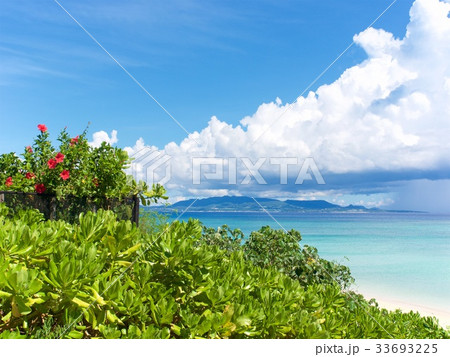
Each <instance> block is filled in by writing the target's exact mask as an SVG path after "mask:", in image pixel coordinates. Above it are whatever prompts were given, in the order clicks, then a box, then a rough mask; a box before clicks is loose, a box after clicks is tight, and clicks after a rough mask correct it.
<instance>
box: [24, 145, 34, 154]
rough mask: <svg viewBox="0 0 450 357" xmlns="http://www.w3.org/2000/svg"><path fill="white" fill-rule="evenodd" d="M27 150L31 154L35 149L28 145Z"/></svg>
mask: <svg viewBox="0 0 450 357" xmlns="http://www.w3.org/2000/svg"><path fill="white" fill-rule="evenodd" d="M25 150H26V151H28V152H29V153H30V154H31V153H32V152H33V149H32V148H31V146H27V147H26V148H25Z"/></svg>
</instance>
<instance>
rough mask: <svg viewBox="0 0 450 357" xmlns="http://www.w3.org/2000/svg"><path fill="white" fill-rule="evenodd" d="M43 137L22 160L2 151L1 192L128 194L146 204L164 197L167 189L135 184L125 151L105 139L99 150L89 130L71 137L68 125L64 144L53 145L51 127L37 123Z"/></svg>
mask: <svg viewBox="0 0 450 357" xmlns="http://www.w3.org/2000/svg"><path fill="white" fill-rule="evenodd" d="M38 129H39V131H40V133H39V135H38V136H37V138H36V139H35V141H34V144H33V145H29V146H26V147H25V150H24V152H23V154H22V157H23V158H19V157H18V156H17V155H16V154H15V153H9V154H3V155H0V191H2V190H3V191H18V192H25V193H29V192H36V193H38V194H44V193H45V194H52V195H56V196H57V197H58V198H64V197H66V196H76V197H106V198H123V197H126V196H130V195H140V197H141V202H142V203H143V204H147V203H149V202H150V201H156V200H157V199H158V198H165V197H164V193H165V190H164V188H163V187H162V186H160V185H154V186H153V188H152V190H151V191H148V187H147V185H146V183H145V182H142V181H141V182H139V183H136V181H135V180H134V179H133V177H131V176H129V175H126V174H125V172H124V169H126V168H127V167H128V165H129V164H130V161H131V160H130V158H129V157H128V154H127V152H126V151H124V150H122V149H119V148H115V147H112V146H111V145H110V144H107V143H106V142H103V143H102V144H101V145H100V147H98V148H94V147H91V146H90V145H89V144H88V141H87V139H86V130H85V131H84V132H83V133H82V134H81V135H78V136H76V137H71V136H70V135H69V133H68V132H67V130H66V129H64V130H63V131H62V132H61V133H60V135H59V137H58V141H59V142H60V145H59V148H58V149H56V148H54V147H53V146H52V143H51V142H50V140H49V133H48V130H47V127H46V126H45V125H43V124H39V125H38Z"/></svg>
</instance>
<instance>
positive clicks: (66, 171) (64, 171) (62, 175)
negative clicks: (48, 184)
mask: <svg viewBox="0 0 450 357" xmlns="http://www.w3.org/2000/svg"><path fill="white" fill-rule="evenodd" d="M59 176H60V177H61V178H62V179H63V180H64V181H66V180H67V179H69V177H70V172H69V171H68V170H63V172H61V173H60V174H59Z"/></svg>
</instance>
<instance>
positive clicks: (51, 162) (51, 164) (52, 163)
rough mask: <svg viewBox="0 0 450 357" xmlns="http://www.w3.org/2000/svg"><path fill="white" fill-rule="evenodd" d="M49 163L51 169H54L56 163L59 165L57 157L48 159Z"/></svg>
mask: <svg viewBox="0 0 450 357" xmlns="http://www.w3.org/2000/svg"><path fill="white" fill-rule="evenodd" d="M47 165H48V168H49V169H54V168H55V167H56V165H58V162H57V161H56V160H55V159H50V160H48V162H47Z"/></svg>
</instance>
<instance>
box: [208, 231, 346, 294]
mask: <svg viewBox="0 0 450 357" xmlns="http://www.w3.org/2000/svg"><path fill="white" fill-rule="evenodd" d="M301 239H302V237H301V235H300V232H298V231H296V230H290V231H289V232H285V231H284V230H282V229H280V230H275V229H272V228H270V227H269V226H265V227H262V228H261V229H260V230H258V231H256V232H252V233H251V234H250V236H249V238H248V239H247V240H245V242H244V243H243V244H242V242H243V240H244V234H243V233H242V232H241V231H240V230H239V229H234V230H232V229H231V228H229V227H228V226H227V225H223V226H222V227H219V228H218V229H217V230H215V229H214V228H207V227H203V236H202V240H203V242H204V243H206V244H208V245H215V246H217V247H219V248H220V249H223V250H226V251H228V252H235V251H239V250H242V251H243V254H244V256H245V258H246V259H248V260H249V261H251V262H252V263H253V264H255V265H257V266H260V267H262V268H269V267H273V268H275V269H277V270H278V271H280V272H283V273H284V274H286V275H288V276H290V277H291V278H293V279H295V280H298V281H299V282H300V283H301V284H302V285H303V286H309V285H311V284H335V283H337V284H338V285H339V286H341V288H343V289H345V288H348V287H349V286H350V285H351V284H352V283H353V281H354V279H353V278H352V276H351V274H350V269H349V268H348V267H346V266H344V265H341V264H338V263H335V262H332V261H328V260H326V259H322V258H320V257H319V254H318V252H317V249H316V248H314V247H310V246H308V245H304V246H303V247H300V241H301Z"/></svg>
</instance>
